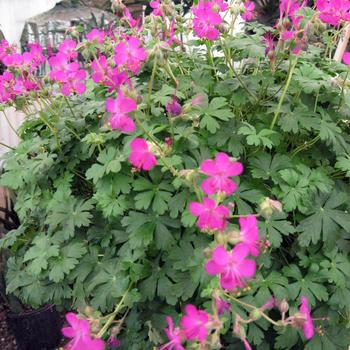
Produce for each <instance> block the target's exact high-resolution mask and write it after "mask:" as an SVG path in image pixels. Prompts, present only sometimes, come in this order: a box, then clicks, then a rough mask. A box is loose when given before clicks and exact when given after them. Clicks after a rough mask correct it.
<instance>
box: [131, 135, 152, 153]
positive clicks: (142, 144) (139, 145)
mask: <svg viewBox="0 0 350 350" xmlns="http://www.w3.org/2000/svg"><path fill="white" fill-rule="evenodd" d="M130 147H131V149H132V150H135V151H141V150H142V151H143V150H146V151H148V144H147V142H146V140H144V139H141V138H139V137H137V138H136V139H133V140H132V141H131V143H130Z"/></svg>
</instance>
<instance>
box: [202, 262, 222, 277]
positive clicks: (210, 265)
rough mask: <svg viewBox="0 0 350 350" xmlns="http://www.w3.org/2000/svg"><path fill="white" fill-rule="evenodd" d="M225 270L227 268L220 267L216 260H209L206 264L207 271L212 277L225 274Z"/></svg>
mask: <svg viewBox="0 0 350 350" xmlns="http://www.w3.org/2000/svg"><path fill="white" fill-rule="evenodd" d="M224 270H225V266H223V265H218V264H217V263H216V262H215V261H214V260H209V261H208V262H207V263H206V264H205V271H206V272H207V274H208V275H211V276H213V275H218V274H220V273H223V272H224Z"/></svg>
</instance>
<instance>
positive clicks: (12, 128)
mask: <svg viewBox="0 0 350 350" xmlns="http://www.w3.org/2000/svg"><path fill="white" fill-rule="evenodd" d="M2 113H3V114H4V116H5V119H6V121H7V124H8V125H9V127H10V129H11V130H12V131H13V132H14V133H15V134H16V135H17V137H18V138H19V139H20V138H21V137H20V136H19V135H18V132H17V130H16V129H15V128H14V127H13V125H12V124H11V122H10V119H9V117H8V116H7V114H6V112H5V110H4V109H3V110H2Z"/></svg>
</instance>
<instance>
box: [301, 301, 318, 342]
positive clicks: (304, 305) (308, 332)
mask: <svg viewBox="0 0 350 350" xmlns="http://www.w3.org/2000/svg"><path fill="white" fill-rule="evenodd" d="M299 312H300V313H301V314H302V315H303V316H304V319H305V321H304V324H303V331H304V335H305V338H306V339H311V338H312V337H313V336H314V333H315V329H314V323H313V321H312V318H311V309H310V308H309V303H308V300H307V298H306V297H305V296H303V295H302V296H301V305H300V308H299Z"/></svg>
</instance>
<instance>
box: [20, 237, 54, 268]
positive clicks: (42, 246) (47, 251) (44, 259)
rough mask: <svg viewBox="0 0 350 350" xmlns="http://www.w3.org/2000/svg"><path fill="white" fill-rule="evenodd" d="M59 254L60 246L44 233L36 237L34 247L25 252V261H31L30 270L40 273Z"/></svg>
mask: <svg viewBox="0 0 350 350" xmlns="http://www.w3.org/2000/svg"><path fill="white" fill-rule="evenodd" d="M58 254H59V249H58V246H57V245H56V244H52V243H51V241H50V238H49V237H47V236H45V235H43V234H42V235H38V236H36V237H35V238H34V240H33V245H32V247H30V248H29V249H28V251H27V252H26V253H25V254H24V257H23V262H27V261H30V264H29V266H28V269H29V271H30V272H32V273H33V274H34V275H39V274H40V272H41V271H42V270H46V269H47V267H48V260H49V259H50V258H52V257H55V256H58Z"/></svg>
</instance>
